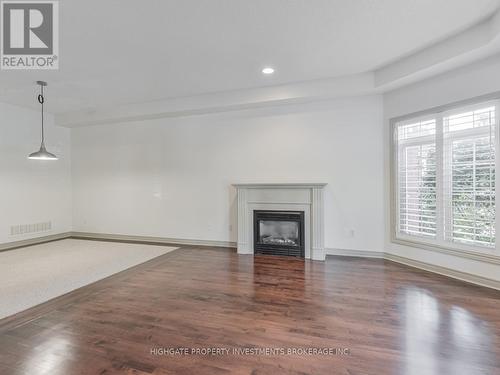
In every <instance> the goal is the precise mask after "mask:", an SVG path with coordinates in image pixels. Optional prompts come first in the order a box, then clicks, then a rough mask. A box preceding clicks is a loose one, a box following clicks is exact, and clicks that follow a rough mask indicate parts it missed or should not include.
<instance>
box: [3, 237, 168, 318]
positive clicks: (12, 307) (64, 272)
mask: <svg viewBox="0 0 500 375" xmlns="http://www.w3.org/2000/svg"><path fill="white" fill-rule="evenodd" d="M175 249H177V248H176V247H168V246H153V245H140V244H128V243H118V242H101V241H86V240H75V239H66V240H61V241H55V242H49V243H46V244H41V245H36V246H29V247H25V248H20V249H15V250H9V251H4V252H1V253H0V318H4V317H6V316H9V315H12V314H15V313H17V312H19V311H22V310H25V309H27V308H29V307H32V306H35V305H38V304H40V303H42V302H45V301H48V300H49V299H52V298H54V297H57V296H60V295H62V294H64V293H67V292H69V291H71V290H74V289H77V288H79V287H82V286H84V285H87V284H90V283H92V282H94V281H97V280H100V279H103V278H105V277H107V276H110V275H112V274H114V273H117V272H120V271H123V270H125V269H127V268H130V267H132V266H135V265H137V264H140V263H143V262H145V261H147V260H150V259H152V258H156V257H157V256H160V255H163V254H166V253H168V252H170V251H173V250H175Z"/></svg>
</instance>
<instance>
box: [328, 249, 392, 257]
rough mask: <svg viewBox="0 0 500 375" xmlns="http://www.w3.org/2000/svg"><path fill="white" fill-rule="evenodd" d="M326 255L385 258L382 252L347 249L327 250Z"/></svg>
mask: <svg viewBox="0 0 500 375" xmlns="http://www.w3.org/2000/svg"><path fill="white" fill-rule="evenodd" d="M325 252H326V255H327V256H328V255H338V256H345V257H361V258H383V257H384V253H383V252H381V251H369V250H346V249H325Z"/></svg>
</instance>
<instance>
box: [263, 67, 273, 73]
mask: <svg viewBox="0 0 500 375" xmlns="http://www.w3.org/2000/svg"><path fill="white" fill-rule="evenodd" d="M262 73H264V74H273V73H274V69H273V68H269V67H267V68H264V69H262Z"/></svg>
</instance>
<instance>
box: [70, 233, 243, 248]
mask: <svg viewBox="0 0 500 375" xmlns="http://www.w3.org/2000/svg"><path fill="white" fill-rule="evenodd" d="M71 237H73V238H81V239H94V240H108V241H131V242H144V243H152V244H153V243H154V244H172V245H191V246H214V247H230V248H236V242H231V241H214V240H193V239H184V238H166V237H148V236H130V235H125V234H109V233H90V232H71Z"/></svg>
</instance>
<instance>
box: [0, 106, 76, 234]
mask: <svg viewBox="0 0 500 375" xmlns="http://www.w3.org/2000/svg"><path fill="white" fill-rule="evenodd" d="M45 120H46V125H47V126H46V146H47V148H48V150H49V151H51V152H54V153H55V154H57V155H58V156H59V157H60V159H59V160H58V161H40V160H28V159H27V156H28V155H29V154H30V153H31V152H34V151H36V150H38V149H39V147H40V112H37V111H32V110H28V109H23V108H20V107H15V106H11V105H7V104H1V103H0V124H1V125H0V189H1V194H0V243H6V242H14V241H18V240H24V239H29V238H35V237H41V236H46V235H49V234H56V233H63V232H68V231H70V230H71V219H72V215H71V171H70V167H71V160H70V149H69V147H70V130H69V129H65V128H60V127H55V126H54V125H53V123H54V121H53V118H52V116H50V115H48V116H46V118H45ZM47 221H51V222H52V230H51V231H48V232H38V233H30V234H24V235H16V236H11V235H10V227H11V225H19V224H34V223H40V222H47Z"/></svg>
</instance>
